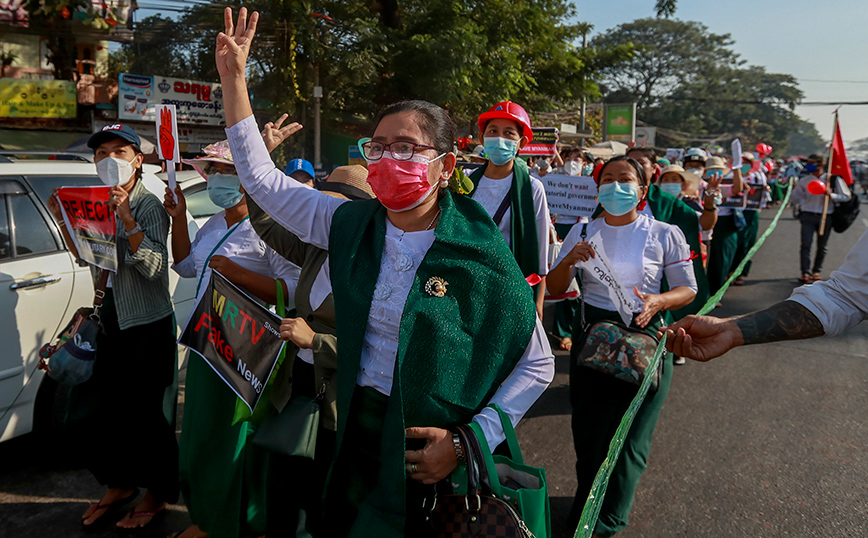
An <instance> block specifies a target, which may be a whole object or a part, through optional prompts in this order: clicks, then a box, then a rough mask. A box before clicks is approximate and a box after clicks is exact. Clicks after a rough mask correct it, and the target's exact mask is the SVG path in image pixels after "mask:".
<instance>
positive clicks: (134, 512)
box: [118, 508, 166, 531]
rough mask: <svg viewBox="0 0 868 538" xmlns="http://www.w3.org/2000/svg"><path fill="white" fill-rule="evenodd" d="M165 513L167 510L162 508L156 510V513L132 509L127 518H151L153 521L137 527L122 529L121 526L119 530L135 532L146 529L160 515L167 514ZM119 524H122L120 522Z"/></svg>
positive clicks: (150, 520)
mask: <svg viewBox="0 0 868 538" xmlns="http://www.w3.org/2000/svg"><path fill="white" fill-rule="evenodd" d="M165 513H166V509H165V508H162V509H160V510H156V511H155V510H136V509H135V508H130V511H129V512H127V517H129V519H135V518H139V517H150V518H151V519H149V520H148V522H147V523H145V524H144V525H139V526H137V527H121V526H120V525H118V528H119V529H124V530H128V531H135V530H139V529H144V528H146V527H147V526H148V525H150V524H152V523H153V522H154V520H155V519H157V517H158V516H159V515H160V514H165ZM118 523H120V521H119V522H118Z"/></svg>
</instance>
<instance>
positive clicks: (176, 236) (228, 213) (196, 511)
mask: <svg viewBox="0 0 868 538" xmlns="http://www.w3.org/2000/svg"><path fill="white" fill-rule="evenodd" d="M204 152H205V154H206V155H205V157H202V158H199V159H192V160H185V161H184V162H185V163H188V164H192V165H193V166H194V167H195V168H196V170H197V171H198V172H199V173H200V174H201V175H202V177H204V178H205V179H206V180H207V182H208V196H209V198H210V199H211V201H212V202H214V204H215V205H217V206H219V207H221V208H223V211H220V212H219V213H217V214H215V215H214V216H212V217H211V218H210V219H208V222H206V223H205V224H204V225H203V226H202V228H201V229H200V230H199V231H198V232H197V233H196V237H195V238H194V239H193V241H192V242H191V241H190V236H189V235H188V232H187V220H186V218H185V217H184V215H185V214H186V201H185V200H184V195H183V193H182V192H181V188H180V187H176V189H175V195H176V196H177V198H178V201H177V203H176V202H175V200H174V199H173V197H172V193H171V192H170V191H169V189H168V187H167V188H166V197H165V201H164V202H163V205H164V206H165V208H166V211H167V212H168V213H169V215H170V216H171V217H172V253H173V255H174V259H175V264H174V265H173V266H172V269H174V271H175V272H176V273H178V274H179V275H181V276H182V277H185V278H194V279H196V297H197V299H198V298H200V297H201V296H202V294H203V293H205V292H207V290H208V281H209V280H210V278H211V271H212V270H216V271H218V272H219V273H220V274H221V275H223V276H224V277H226V279H227V280H229V281H230V282H232V283H233V284H235V285H237V286H238V287H240V288H243V289H245V290H246V291H247V292H248V293H249V294H251V295H253V296H254V297H256V298H258V299H260V300H261V301H263V302H265V303H268V304H275V302H276V300H277V299H276V295H277V289H276V284H275V280H277V281H278V282H279V285H281V286H282V287H283V296H284V297H285V298H286V303H287V308H292V307H293V297H294V295H295V286H296V282H297V281H298V275H299V272H300V269H299V268H298V267H297V266H296V265H293V264H292V263H290V262H288V261H287V260H286V259H284V258H283V257H282V256H280V255H279V254H277V253H276V252H274V250H273V249H272V248H271V247H268V246H267V245H266V244H265V243H264V242H263V241H262V240H261V239H260V238H259V236H258V235H256V232H255V231H254V230H253V226H252V225H251V224H250V218H249V215H248V210H247V202H246V200H245V198H244V190H243V189H242V188H241V182H240V181H239V179H238V175H237V173H236V172H235V167H234V165H233V162H232V154H231V152H230V151H229V145H228V144H227V143H226V142H225V141H223V142H218V143H217V144H212V145H210V146H208V147H206V148H205V150H204ZM186 386H187V389H186V396H185V398H186V399H185V402H184V423H183V427H182V429H181V444H180V475H181V491H182V492H183V495H184V502H185V503H186V505H187V508H188V510H189V512H190V519H191V520H192V521H193V526H191V527H189V528H188V529H186V530H185V531H184V532H182V533H179V534H178V535H177V536H180V537H183V538H194V537H201V536H206V535H208V536H211V538H215V537H218V538H219V537H221V536H225V537H227V538H231V537H237V536H246V535H248V534H250V533H256V534H263V533H264V532H265V498H264V497H265V491H264V483H265V476H266V475H267V470H268V469H267V461H268V460H267V458H265V457H264V454H263V453H262V452H261V451H259V450H258V449H256V448H254V447H252V446H251V445H250V441H251V440H252V438H253V434H254V433H255V431H256V429H255V428H254V427H253V426H252V425H251V424H250V422H240V423H238V424H233V417H234V416H235V415H236V401H237V397H236V396H235V394H234V393H233V392H232V390H231V389H230V388H229V387H228V386H226V383H224V382H223V381H222V380H221V379H220V377H219V376H218V375H217V374H216V373H215V372H214V371H213V370H212V369H211V368H210V367H209V366H208V365H207V364H206V363H205V362H204V360H203V359H202V358H201V357H198V356H191V357H190V360H189V361H188V364H187V381H186Z"/></svg>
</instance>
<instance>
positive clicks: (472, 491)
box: [425, 425, 534, 538]
mask: <svg viewBox="0 0 868 538" xmlns="http://www.w3.org/2000/svg"><path fill="white" fill-rule="evenodd" d="M456 433H457V434H458V436H459V438H460V439H461V444H462V445H463V446H464V451H465V457H466V459H467V494H466V495H459V494H450V495H439V496H438V495H437V493H436V490H435V492H434V494H433V495H432V496H431V497H429V498H428V499H426V500H425V509H426V510H427V516H426V517H427V524H428V527H427V529H428V530H429V533H430V534H429V536H431V537H432V538H510V537H511V538H534V535H533V533H531V531H530V530H529V529H528V528H527V525H525V523H524V521H523V520H522V518H521V516H520V515H519V514H518V512H517V511H516V509H515V508H513V507H512V505H510V504H509V503H508V502H507V501H505V500H503V499H500V498H498V497H495V496H494V493H493V492H492V488H491V483H490V481H489V476H490V474H489V471H488V469H487V467H486V463H485V458H484V457H483V455H482V447H481V446H480V444H479V442H478V440H477V438H476V434H475V433H474V432H473V430H472V429H471V427H470V426H468V425H460V426H458V427H457V429H456Z"/></svg>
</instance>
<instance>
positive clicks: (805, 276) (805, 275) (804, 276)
mask: <svg viewBox="0 0 868 538" xmlns="http://www.w3.org/2000/svg"><path fill="white" fill-rule="evenodd" d="M810 281H811V275H810V274H809V273H802V276H800V277H799V282H805V283H808V282H810Z"/></svg>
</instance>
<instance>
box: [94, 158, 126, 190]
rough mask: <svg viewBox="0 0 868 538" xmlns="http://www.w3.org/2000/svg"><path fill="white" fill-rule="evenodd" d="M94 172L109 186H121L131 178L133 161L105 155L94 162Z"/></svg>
mask: <svg viewBox="0 0 868 538" xmlns="http://www.w3.org/2000/svg"><path fill="white" fill-rule="evenodd" d="M96 174H97V175H98V176H99V178H100V180H101V181H102V182H103V183H105V184H106V185H108V186H109V187H114V186H115V185H118V186H120V187H123V186H124V185H126V184H127V183H129V182H130V180H131V179H133V163H131V162H130V161H128V160H126V159H118V158H117V157H106V158H105V159H103V160H101V161H100V162H98V163H96Z"/></svg>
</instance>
